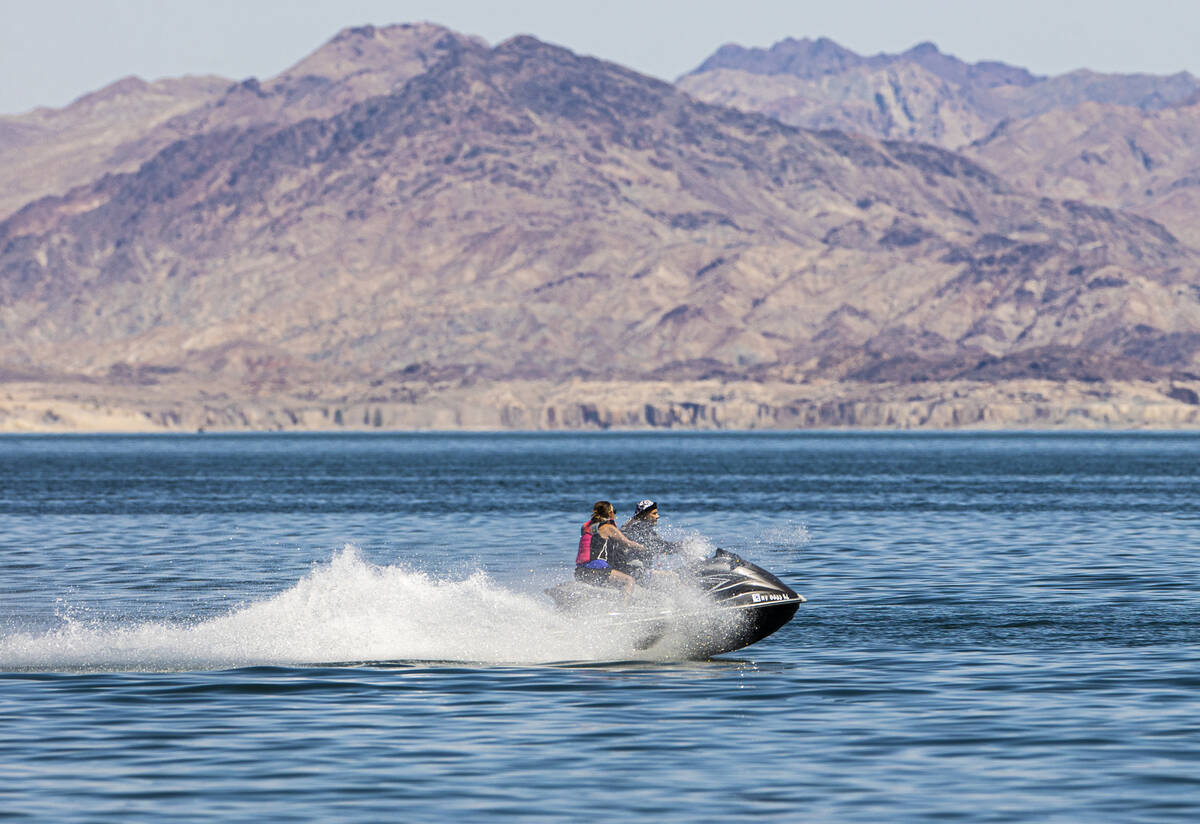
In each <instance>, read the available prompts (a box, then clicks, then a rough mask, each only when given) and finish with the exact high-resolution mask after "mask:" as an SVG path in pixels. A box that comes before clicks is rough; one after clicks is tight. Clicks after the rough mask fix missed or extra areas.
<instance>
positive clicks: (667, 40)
mask: <svg viewBox="0 0 1200 824" xmlns="http://www.w3.org/2000/svg"><path fill="white" fill-rule="evenodd" d="M421 21H429V22H434V23H440V24H442V25H444V26H447V27H448V28H451V29H454V30H455V31H458V32H461V33H463V34H475V35H479V36H481V37H483V38H484V39H485V40H487V41H488V42H490V43H492V44H495V43H498V42H500V41H502V40H505V39H507V38H508V37H510V36H512V35H514V34H532V35H534V36H536V37H538V38H540V39H542V40H546V41H549V42H551V43H557V44H559V45H562V46H566V47H568V48H570V49H571V50H573V51H576V52H579V53H582V54H589V55H593V56H596V57H600V58H603V59H606V60H612V61H614V62H617V63H621V64H623V65H625V66H628V67H630V68H632V69H636V70H638V71H641V72H644V73H645V74H649V75H653V76H655V77H659V78H662V79H664V80H674V79H675V78H676V77H678V76H679V75H681V74H684V73H686V72H688V71H690V70H692V69H693V68H695V67H696V66H697V65H698V64H699V63H701V62H702V61H703V60H704V58H706V57H707V56H708V55H710V54H711V53H712V52H714V51H715V50H716V49H717V48H718V47H719V46H721V45H722V44H724V43H731V42H732V43H739V44H741V45H743V46H763V47H766V46H770V45H771V44H772V43H775V42H776V41H779V40H782V39H783V38H785V37H796V38H802V37H814V38H815V37H820V36H826V37H830V38H832V39H834V40H836V41H837V42H839V43H841V44H842V45H843V46H846V47H848V48H851V49H853V50H855V51H857V52H860V53H863V54H875V53H877V52H898V51H903V50H905V49H907V48H909V47H910V46H913V45H915V44H917V43H919V42H922V41H926V40H929V41H932V42H934V43H936V44H937V45H938V47H939V48H941V50H942V51H944V52H948V53H950V54H954V55H956V56H958V57H961V58H963V59H964V60H968V61H972V62H974V61H978V60H1002V61H1004V62H1006V63H1011V64H1014V65H1017V66H1023V67H1025V68H1028V69H1030V70H1032V71H1034V72H1035V73H1038V74H1059V73H1062V72H1066V71H1071V70H1073V69H1078V68H1089V69H1094V70H1096V71H1105V72H1122V73H1128V72H1149V73H1153V74H1171V73H1174V72H1177V71H1182V70H1187V71H1190V72H1191V73H1192V74H1195V75H1198V76H1200V0H819V1H817V0H608V1H607V2H589V1H588V0H508V2H498V0H428V2H427V1H426V0H390V1H389V0H0V113H4V114H15V113H19V112H23V111H27V110H29V109H32V108H34V107H35V106H54V107H58V106H64V105H66V104H67V103H69V102H70V101H71V100H73V99H75V98H76V97H78V96H80V95H82V94H85V93H87V92H89V91H94V90H96V89H99V88H101V87H103V86H105V85H107V84H109V83H111V82H112V81H114V80H118V79H120V78H122V77H125V76H127V75H138V76H140V77H143V78H145V79H147V80H155V79H158V78H160V77H176V76H180V75H185V74H217V75H222V76H225V77H229V78H231V79H243V78H246V77H252V76H253V77H259V78H266V77H271V76H272V75H275V74H278V73H279V72H281V71H283V70H284V69H286V68H287V67H288V66H290V65H292V64H293V63H295V62H297V61H298V60H300V59H301V58H302V57H304V55H306V54H308V53H309V52H311V51H313V50H315V49H316V48H318V47H319V46H320V45H321V44H322V43H324V42H325V41H326V40H328V39H329V38H331V37H332V36H333V35H334V34H336V33H337V32H338V31H339V30H340V29H343V28H345V27H347V26H355V25H362V24H365V23H374V24H376V25H386V24H388V23H411V22H421Z"/></svg>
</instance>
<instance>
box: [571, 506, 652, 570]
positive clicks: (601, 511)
mask: <svg viewBox="0 0 1200 824" xmlns="http://www.w3.org/2000/svg"><path fill="white" fill-rule="evenodd" d="M616 515H617V511H616V510H615V509H613V505H612V504H610V503H609V502H608V501H597V502H596V503H595V505H594V506H593V507H592V517H591V518H589V519H588V520H587V521H586V522H585V523H584V524H583V526H581V527H580V528H579V547H578V549H577V550H576V551H575V580H577V581H582V582H584V583H588V584H608V585H618V586H621V587H622V588H623V589H624V590H625V592H626V593H629V592H630V591H631V590H632V589H633V577H632V576H630V575H627V574H625V573H624V572H621V571H619V570H617V569H616V568H615V567H614V566H613V564H611V563H609V554H610V552H611V553H612V555H613V556H614V560H615V556H616V554H617V553H618V552H621V551H624V550H625V549H626V548H630V549H641V548H642V545H641V544H639V543H637V542H636V541H631V540H629V539H628V538H626V537H625V536H624V535H623V534H621V530H619V529H617V524H616Z"/></svg>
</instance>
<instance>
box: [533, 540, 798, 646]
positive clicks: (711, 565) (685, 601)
mask: <svg viewBox="0 0 1200 824" xmlns="http://www.w3.org/2000/svg"><path fill="white" fill-rule="evenodd" d="M659 579H663V580H659ZM640 581H641V582H642V583H643V584H644V586H639V587H638V588H637V590H635V593H634V596H633V597H631V598H630V599H628V600H626V599H625V597H624V595H623V594H622V592H621V591H620V590H617V589H614V588H612V587H604V586H594V585H591V584H585V583H581V582H579V581H568V582H567V583H563V584H559V585H558V586H555V587H551V588H550V589H547V590H546V594H548V595H549V596H550V597H551V598H552V599H554V603H555V606H556V607H557V608H558V609H559V610H560V611H563V612H565V613H568V614H571V615H575V616H579V617H581V618H583V619H585V620H587V621H588V625H589V627H591V628H593V629H597V630H602V629H605V628H609V629H612V630H614V631H622V632H627V633H629V637H630V638H631V641H632V643H633V645H634V646H635V647H636V648H637V649H640V650H650V651H662V652H663V653H665V654H676V653H677V654H681V655H683V656H684V657H687V658H696V659H701V658H710V657H712V656H714V655H720V654H722V653H726V652H732V651H733V650H737V649H741V648H742V647H748V646H750V645H751V644H754V643H757V642H759V641H761V640H762V639H764V638H766V637H767V636H768V635H770V634H772V633H773V632H775V631H776V630H778V629H779V628H780V627H782V626H783V625H784V624H786V623H787V622H788V621H790V620H792V617H793V616H794V615H795V614H796V610H797V609H799V607H800V604H802V603H804V601H805V598H804V596H803V595H800V594H798V593H796V592H795V591H794V590H792V589H791V588H790V587H788V586H787V584H785V583H783V581H780V580H779V579H778V578H776V577H775V576H774V575H772V574H771V573H770V572H767V571H766V570H765V569H763V568H762V567H760V566H757V565H756V564H752V563H750V562H749V561H746V560H744V559H742V558H741V557H739V556H738V555H735V554H734V553H732V552H727V551H726V550H723V549H718V550H717V551H716V553H714V554H713V555H712V556H711V557H709V558H705V559H704V560H702V561H699V562H696V563H693V564H691V565H688V566H685V567H683V568H682V569H680V570H679V571H678V572H677V573H672V574H671V575H668V576H652V575H649V574H646V575H642V576H640ZM664 581H669V582H670V583H665V582H664Z"/></svg>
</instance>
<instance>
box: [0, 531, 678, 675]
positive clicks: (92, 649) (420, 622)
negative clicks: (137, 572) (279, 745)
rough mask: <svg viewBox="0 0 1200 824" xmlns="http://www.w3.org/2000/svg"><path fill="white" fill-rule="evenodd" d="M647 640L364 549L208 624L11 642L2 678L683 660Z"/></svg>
mask: <svg viewBox="0 0 1200 824" xmlns="http://www.w3.org/2000/svg"><path fill="white" fill-rule="evenodd" d="M636 635H637V630H636V629H622V628H620V627H610V628H606V629H605V631H603V632H595V631H593V628H592V627H590V626H589V625H588V624H587V622H586V621H585V619H582V618H572V617H570V616H567V615H564V614H562V613H559V612H557V611H556V610H555V609H554V608H553V606H552V605H551V603H550V602H549V600H548V599H546V598H545V597H544V596H543V595H542V594H541V593H536V594H535V593H522V592H516V591H512V590H509V589H505V588H504V587H501V586H499V585H497V584H496V583H494V582H493V581H492V580H491V579H490V578H489V577H488V576H487V575H486V574H484V573H482V572H476V573H474V574H472V575H470V576H469V577H467V578H465V579H461V580H442V579H438V578H435V577H432V576H430V575H428V574H426V573H424V572H420V571H413V570H410V569H406V568H403V567H400V566H377V565H374V564H371V563H369V562H368V561H366V560H365V559H363V558H362V556H361V554H360V553H359V552H358V551H357V550H356V549H355V548H353V547H346V548H345V549H343V550H341V551H339V552H337V553H335V554H334V556H333V557H332V559H331V560H330V561H329V563H327V564H321V565H318V566H316V567H314V569H313V570H312V571H311V572H309V574H307V575H305V576H304V577H303V578H301V579H300V580H299V581H298V582H297V583H296V584H295V585H294V586H292V587H291V588H290V589H287V590H285V591H283V592H280V593H278V594H276V595H274V596H271V597H269V598H266V599H263V600H261V601H258V602H254V603H251V604H249V605H247V606H244V607H240V608H238V609H235V610H233V611H231V612H229V613H227V614H225V615H222V616H219V617H216V618H212V619H208V620H203V621H197V622H187V623H184V622H162V621H153V622H142V623H131V624H121V625H112V624H103V623H83V622H79V621H76V620H73V619H65V620H64V624H63V625H62V626H61V627H58V628H56V629H53V630H51V631H49V632H46V633H44V634H40V635H35V634H24V633H17V634H14V635H10V636H7V637H3V638H0V670H9V671H13V670H33V671H178V670H206V669H228V668H236V667H248V666H264V665H279V666H294V665H313V664H345V663H354V662H382V661H439V662H469V663H483V664H534V663H552V662H567V661H572V662H577V661H619V660H633V659H638V658H644V659H648V660H661V659H664V658H672V657H678V656H679V651H680V650H681V649H682V648H683V639H677V640H678V643H674V644H673V643H671V640H670V639H666V640H665V642H664V643H659V644H656V645H655V648H654V650H653V651H640V650H638V648H637V647H638V646H639V644H638V639H637V637H636Z"/></svg>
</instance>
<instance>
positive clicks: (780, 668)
mask: <svg viewBox="0 0 1200 824" xmlns="http://www.w3.org/2000/svg"><path fill="white" fill-rule="evenodd" d="M1198 460H1200V436H1196V435H1177V434H1036V433H1035V434H844V433H838V434H831V433H817V434H812V433H796V434H652V433H647V434H640V433H639V434H614V433H604V434H582V435H571V434H547V435H543V434H420V435H371V436H366V435H364V436H344V435H339V436H321V435H296V436H292V435H269V436H267V435H238V436H219V435H196V436H182V437H174V436H155V437H115V436H114V437H91V436H79V437H18V436H8V437H3V438H0V525H2V527H3V529H2V530H0V819H4V820H23V819H28V820H43V821H56V822H58V821H114V822H130V821H163V820H171V821H191V820H194V821H200V820H206V821H207V820H222V821H263V820H266V821H333V820H339V821H351V822H358V821H361V822H375V821H380V820H388V821H406V822H414V821H415V822H425V821H429V822H432V821H439V822H440V821H444V820H466V821H474V820H515V821H577V820H582V819H584V818H588V819H591V820H596V819H599V820H627V819H628V820H647V819H653V820H655V821H660V822H696V821H702V822H706V821H712V822H718V821H720V822H725V821H731V820H738V821H741V820H755V819H761V820H764V821H861V822H881V821H886V822H907V821H933V820H937V821H970V822H1028V821H1039V822H1045V821H1049V822H1060V821H1061V822H1096V821H1104V822H1109V821H1116V822H1142V821H1145V822H1174V821H1178V822H1194V821H1197V820H1200V597H1198V595H1197V588H1198V586H1200V473H1198V472H1197V462H1198ZM644 497H651V498H654V499H656V500H657V501H658V502H659V504H660V511H661V513H662V516H663V520H662V526H663V527H664V531H665V532H667V533H668V534H672V535H674V536H675V537H677V538H680V539H683V540H685V541H686V542H687V544H688V546H689V548H690V549H691V550H693V551H695V552H697V553H702V552H704V551H709V550H711V549H713V548H714V547H717V546H721V547H725V548H728V549H732V550H734V551H737V552H738V553H740V554H742V555H743V556H745V557H746V558H747V559H749V560H752V561H755V562H757V563H759V564H760V565H762V566H764V567H766V568H767V569H769V570H771V571H773V572H775V573H776V574H777V575H779V576H780V577H781V578H783V579H784V580H785V581H786V582H788V583H789V584H791V585H792V586H793V588H795V589H796V590H797V591H799V592H801V593H803V594H804V595H805V596H807V598H808V603H806V604H804V605H803V606H802V607H801V608H800V611H799V612H798V613H797V615H796V618H795V619H794V620H793V621H792V622H791V623H790V624H788V625H787V626H785V627H784V628H783V629H782V630H780V631H779V632H778V633H776V634H775V635H773V636H771V637H770V638H767V639H766V640H764V641H762V642H761V643H759V644H757V645H755V646H751V647H748V648H746V649H743V650H739V651H737V652H734V653H731V654H728V655H724V656H721V657H719V658H717V659H715V660H711V661H701V662H696V661H692V662H689V661H681V660H672V657H671V656H670V655H662V654H658V655H654V654H649V655H648V654H646V653H639V652H638V651H636V650H635V649H633V647H632V646H628V645H627V646H622V645H621V643H620V639H613V638H610V637H606V636H605V634H604V633H601V632H594V631H589V628H588V627H581V626H577V625H574V624H571V623H570V622H568V621H567V620H566V619H565V618H564V617H563V616H561V615H558V614H557V613H555V612H554V611H553V609H552V608H551V603H550V600H549V599H548V598H547V597H546V596H545V595H544V594H543V592H542V590H543V589H544V588H545V587H546V586H549V585H551V584H553V583H556V582H558V581H560V580H563V579H565V578H567V577H568V576H569V574H570V564H571V561H572V558H573V555H574V544H575V540H576V536H577V530H578V524H579V523H581V522H582V521H583V520H584V519H585V518H586V517H587V515H588V514H589V512H590V507H591V504H592V502H593V501H594V500H596V499H599V498H606V499H609V500H611V501H613V502H614V503H615V504H616V505H617V508H618V513H619V514H618V520H619V521H623V520H624V519H625V518H626V517H628V516H629V515H631V514H632V506H633V503H634V502H635V501H637V500H638V499H640V498H644Z"/></svg>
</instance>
